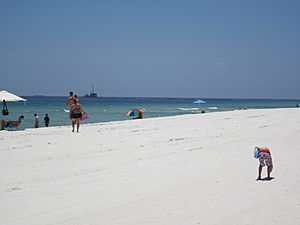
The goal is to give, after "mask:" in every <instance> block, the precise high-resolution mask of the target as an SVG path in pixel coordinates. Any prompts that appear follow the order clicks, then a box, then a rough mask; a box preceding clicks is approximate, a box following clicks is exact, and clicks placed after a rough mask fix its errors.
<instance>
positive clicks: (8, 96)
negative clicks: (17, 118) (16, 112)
mask: <svg viewBox="0 0 300 225" xmlns="http://www.w3.org/2000/svg"><path fill="white" fill-rule="evenodd" d="M19 101H24V102H25V101H27V100H26V99H24V98H21V97H19V96H17V95H15V94H12V93H10V92H8V91H4V90H3V91H0V102H3V109H2V115H4V116H7V115H8V113H9V112H8V108H7V105H6V102H19Z"/></svg>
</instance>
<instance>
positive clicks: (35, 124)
mask: <svg viewBox="0 0 300 225" xmlns="http://www.w3.org/2000/svg"><path fill="white" fill-rule="evenodd" d="M33 116H34V128H39V127H40V121H39V116H38V114H37V113H35V114H33ZM49 122H50V118H49V115H48V113H46V114H45V117H44V124H45V127H48V126H49Z"/></svg>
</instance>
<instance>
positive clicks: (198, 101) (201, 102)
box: [193, 99, 207, 109]
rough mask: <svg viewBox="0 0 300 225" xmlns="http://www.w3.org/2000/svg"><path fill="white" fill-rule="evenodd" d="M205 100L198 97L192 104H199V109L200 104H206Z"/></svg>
mask: <svg viewBox="0 0 300 225" xmlns="http://www.w3.org/2000/svg"><path fill="white" fill-rule="evenodd" d="M206 103H207V102H206V101H203V100H201V99H198V100H197V101H194V102H193V104H199V109H200V104H206Z"/></svg>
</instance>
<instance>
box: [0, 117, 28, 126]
mask: <svg viewBox="0 0 300 225" xmlns="http://www.w3.org/2000/svg"><path fill="white" fill-rule="evenodd" d="M24 118H25V117H24V116H23V115H21V116H19V118H18V120H9V121H7V120H1V130H4V129H5V128H17V129H19V126H20V125H21V123H22V120H23V119H24Z"/></svg>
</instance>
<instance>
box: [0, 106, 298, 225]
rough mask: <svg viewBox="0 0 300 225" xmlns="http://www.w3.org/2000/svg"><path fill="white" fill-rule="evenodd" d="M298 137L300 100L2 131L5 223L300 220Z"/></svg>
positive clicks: (212, 224)
mask: <svg viewBox="0 0 300 225" xmlns="http://www.w3.org/2000/svg"><path fill="white" fill-rule="evenodd" d="M299 140H300V110H299V109H297V108H294V109H260V110H241V111H232V112H217V113H207V114H199V115H183V116H175V117H164V118H153V119H143V120H130V121H122V122H111V123H99V124H87V125H82V126H81V127H80V133H72V132H71V125H70V126H68V127H50V128H40V129H27V130H24V131H16V132H12V131H1V132H0V207H1V208H0V209H1V210H0V224H1V225H92V224H93V225H94V224H95V225H96V224H97V225H148V224H153V225H198V224H201V225H253V224H264V225H268V224H272V225H296V224H300V214H299V212H300V192H299V190H300V145H299ZM255 146H266V147H269V148H270V150H271V152H272V156H273V163H274V170H273V173H272V176H274V177H275V179H274V180H271V181H256V178H257V168H258V160H256V159H254V157H253V148H254V147H255ZM265 176H266V169H265V168H264V170H263V177H265Z"/></svg>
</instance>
